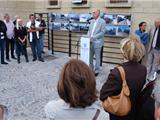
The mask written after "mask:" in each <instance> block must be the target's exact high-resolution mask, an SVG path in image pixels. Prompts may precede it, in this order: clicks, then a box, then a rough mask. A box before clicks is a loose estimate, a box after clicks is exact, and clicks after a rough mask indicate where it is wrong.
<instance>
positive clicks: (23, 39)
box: [14, 19, 29, 63]
mask: <svg viewBox="0 0 160 120" xmlns="http://www.w3.org/2000/svg"><path fill="white" fill-rule="evenodd" d="M14 31H15V39H16V53H17V62H18V63H20V55H21V54H23V55H24V56H25V58H26V62H29V60H28V54H27V49H26V47H27V29H26V28H25V27H24V26H23V24H22V19H17V20H16V27H15V29H14Z"/></svg>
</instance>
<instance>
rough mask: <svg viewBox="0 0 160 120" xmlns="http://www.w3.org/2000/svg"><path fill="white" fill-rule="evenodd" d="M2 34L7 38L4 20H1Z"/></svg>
mask: <svg viewBox="0 0 160 120" xmlns="http://www.w3.org/2000/svg"><path fill="white" fill-rule="evenodd" d="M0 32H2V33H3V34H4V36H5V37H6V32H7V27H6V25H5V23H4V22H3V21H2V20H0Z"/></svg>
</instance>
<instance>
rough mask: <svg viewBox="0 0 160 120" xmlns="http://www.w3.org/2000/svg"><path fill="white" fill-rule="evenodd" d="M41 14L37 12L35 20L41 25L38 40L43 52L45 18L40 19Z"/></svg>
mask: <svg viewBox="0 0 160 120" xmlns="http://www.w3.org/2000/svg"><path fill="white" fill-rule="evenodd" d="M42 17H43V15H42V14H41V13H40V14H38V19H37V21H39V22H40V27H42V30H40V31H39V40H40V48H41V52H42V53H43V54H44V53H45V52H44V50H43V48H44V33H45V27H46V23H45V20H43V19H42Z"/></svg>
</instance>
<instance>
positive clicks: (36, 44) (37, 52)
mask: <svg viewBox="0 0 160 120" xmlns="http://www.w3.org/2000/svg"><path fill="white" fill-rule="evenodd" d="M30 45H31V50H32V55H33V59H37V56H38V59H41V58H42V56H41V48H40V41H39V39H36V40H33V41H32V42H30Z"/></svg>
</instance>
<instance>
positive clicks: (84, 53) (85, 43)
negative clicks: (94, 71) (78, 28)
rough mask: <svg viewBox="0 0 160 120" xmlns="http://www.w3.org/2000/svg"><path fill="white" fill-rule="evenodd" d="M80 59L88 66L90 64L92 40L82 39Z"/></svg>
mask: <svg viewBox="0 0 160 120" xmlns="http://www.w3.org/2000/svg"><path fill="white" fill-rule="evenodd" d="M80 59H81V60H82V61H84V62H85V63H86V64H87V65H89V63H90V39H89V38H88V37H81V39H80Z"/></svg>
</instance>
